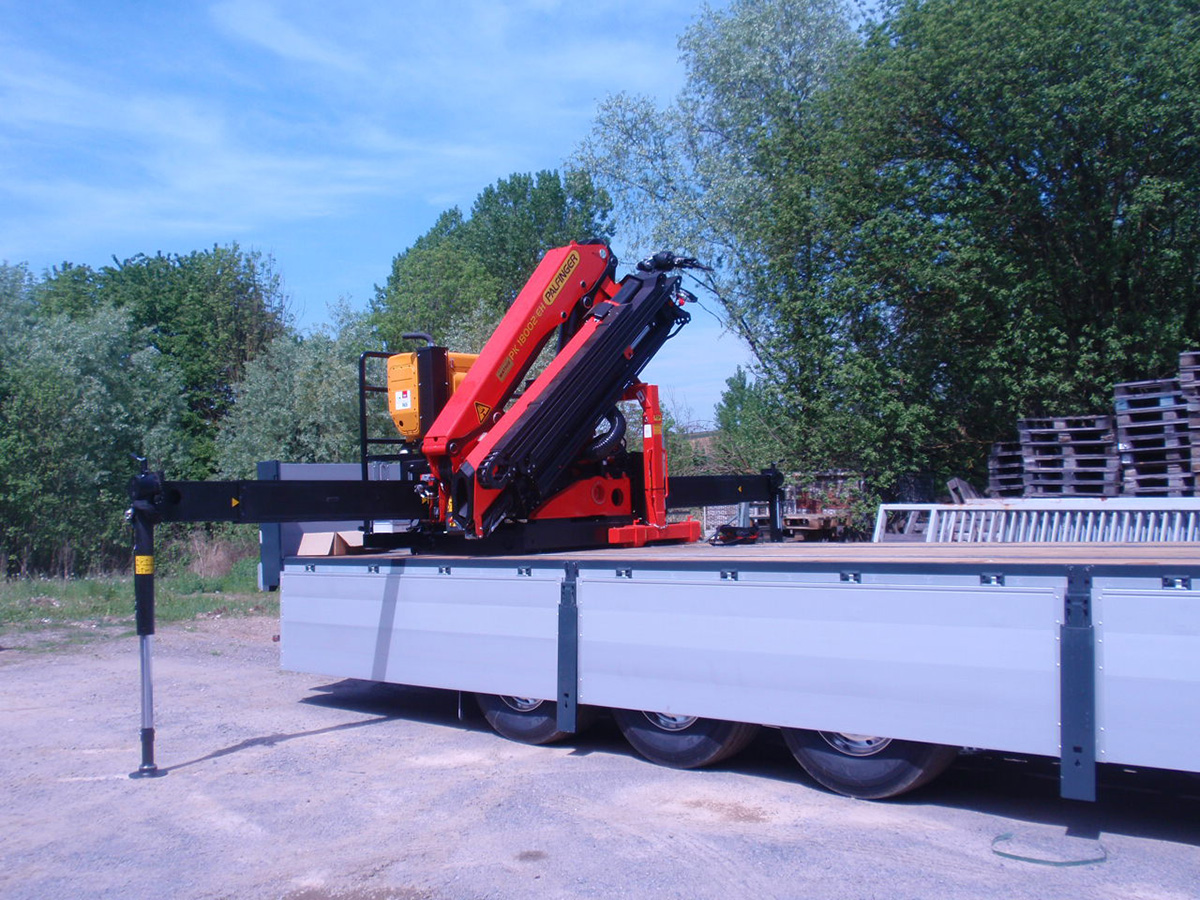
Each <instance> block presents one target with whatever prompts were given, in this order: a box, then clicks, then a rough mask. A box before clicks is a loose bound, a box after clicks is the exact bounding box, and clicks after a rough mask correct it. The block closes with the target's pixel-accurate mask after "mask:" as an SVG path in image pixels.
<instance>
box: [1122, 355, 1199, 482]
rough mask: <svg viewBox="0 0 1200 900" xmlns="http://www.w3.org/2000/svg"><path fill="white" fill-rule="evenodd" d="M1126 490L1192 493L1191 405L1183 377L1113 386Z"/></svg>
mask: <svg viewBox="0 0 1200 900" xmlns="http://www.w3.org/2000/svg"><path fill="white" fill-rule="evenodd" d="M1113 402H1114V405H1115V406H1116V412H1117V444H1118V449H1119V450H1120V454H1121V464H1122V466H1123V468H1124V478H1123V479H1122V493H1124V494H1125V495H1127V496H1135V497H1190V496H1191V495H1192V493H1193V489H1194V486H1195V478H1194V477H1193V471H1192V455H1191V437H1190V421H1189V417H1188V405H1187V402H1186V400H1185V399H1184V395H1183V391H1182V389H1181V387H1180V380H1179V379H1178V378H1169V379H1161V380H1158V381H1134V382H1129V383H1126V384H1118V385H1116V386H1115V387H1114V388H1113Z"/></svg>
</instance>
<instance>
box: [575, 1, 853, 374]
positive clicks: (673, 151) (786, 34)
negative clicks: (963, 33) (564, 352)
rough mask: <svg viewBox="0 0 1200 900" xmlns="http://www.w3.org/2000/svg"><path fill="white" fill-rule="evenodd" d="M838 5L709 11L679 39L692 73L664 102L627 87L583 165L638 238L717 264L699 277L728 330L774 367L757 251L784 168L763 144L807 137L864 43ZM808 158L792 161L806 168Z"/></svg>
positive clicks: (608, 108)
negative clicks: (837, 77)
mask: <svg viewBox="0 0 1200 900" xmlns="http://www.w3.org/2000/svg"><path fill="white" fill-rule="evenodd" d="M854 46H855V45H854V42H853V36H852V33H851V30H850V26H849V15H848V11H847V7H846V5H845V4H844V3H842V2H840V0H735V2H733V3H731V4H730V5H729V7H728V8H727V9H723V10H713V9H711V8H707V7H706V8H705V9H704V10H703V12H702V13H701V14H700V16H699V17H698V18H697V20H696V22H695V23H694V24H693V25H692V26H691V27H690V28H689V29H688V30H687V31H685V32H684V34H683V36H682V37H681V38H680V41H679V48H680V52H681V56H682V60H683V62H684V64H685V66H686V68H687V79H686V83H685V85H684V88H683V90H682V91H681V92H680V94H679V96H678V97H677V98H676V100H675V102H674V103H673V104H671V105H669V106H668V107H666V108H664V109H658V108H656V106H655V104H654V103H653V101H651V100H649V99H648V98H645V97H638V96H632V95H628V94H618V95H615V96H610V97H609V98H607V99H606V100H605V101H604V102H603V103H602V104H601V106H600V110H599V112H598V114H597V117H596V123H595V125H594V127H593V129H592V132H591V134H590V135H589V136H588V138H587V139H586V140H585V141H584V142H583V143H582V145H581V146H580V148H579V149H578V151H577V152H576V156H575V162H576V164H577V165H579V166H580V168H582V169H585V170H586V171H588V172H591V173H592V174H593V176H594V177H595V178H596V180H597V182H598V183H599V184H600V185H601V186H602V187H603V188H604V189H605V190H606V191H608V193H609V194H610V195H611V196H612V197H613V201H614V204H615V206H616V208H617V209H618V210H619V215H620V221H621V228H622V235H623V238H624V241H625V243H626V244H628V245H632V246H636V247H641V248H642V250H643V251H644V252H645V251H650V250H656V249H661V248H664V247H665V248H671V249H674V250H676V251H679V252H682V253H684V254H686V255H689V256H696V257H699V258H700V259H701V260H702V261H704V262H705V263H707V264H709V265H710V266H712V267H713V271H712V272H711V273H707V274H701V275H699V276H698V278H699V280H700V282H701V284H702V285H703V286H704V287H705V288H706V289H708V290H709V291H710V292H712V293H713V294H714V295H715V296H716V298H717V299H718V300H719V302H720V304H721V307H722V309H723V311H724V313H725V317H726V320H727V324H728V326H729V327H730V328H731V329H732V330H733V331H734V332H735V333H736V334H738V335H739V336H740V337H741V338H743V339H744V340H746V341H747V343H748V344H749V345H750V347H751V349H752V350H753V351H754V353H755V354H756V357H757V358H758V360H759V361H760V363H761V364H762V366H763V367H764V369H770V368H772V367H773V366H774V365H775V364H776V362H777V359H776V356H777V354H776V353H775V352H774V349H773V347H772V344H771V338H772V337H773V336H774V333H775V322H774V319H773V317H772V315H771V313H772V309H771V308H770V307H769V306H768V305H766V304H764V303H763V297H762V289H763V284H764V282H765V281H767V280H768V279H767V275H766V274H765V271H764V270H765V269H766V268H767V266H768V263H769V259H768V258H767V257H766V256H765V254H764V253H763V249H762V247H761V245H760V241H761V237H762V235H761V223H762V220H763V219H764V217H770V216H773V215H775V211H774V210H771V209H770V208H769V207H768V206H767V205H766V201H767V200H768V199H769V198H770V197H771V194H772V191H771V188H772V184H773V181H774V179H775V178H777V177H778V175H779V169H780V167H781V162H780V161H777V160H774V159H770V158H766V157H764V153H763V144H764V142H765V141H767V140H769V139H770V138H771V137H772V136H774V135H777V134H779V133H781V132H786V133H797V132H799V133H805V132H806V131H808V129H809V122H810V120H811V119H812V117H813V115H814V113H813V108H814V106H813V101H814V98H815V97H817V96H818V95H819V94H820V93H821V92H822V91H824V90H825V88H826V86H827V85H828V83H829V80H830V78H831V77H832V76H833V75H834V74H835V73H836V72H837V70H838V68H839V67H840V66H841V65H843V64H844V61H845V59H846V58H847V57H848V55H849V53H850V51H851V50H852V49H853V47H854ZM809 156H811V154H805V155H803V156H802V155H800V154H797V153H794V152H793V153H792V156H791V158H790V160H789V165H790V166H791V167H793V168H795V167H799V168H800V169H801V170H802V171H807V170H808V166H809Z"/></svg>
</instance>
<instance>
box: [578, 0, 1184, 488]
mask: <svg viewBox="0 0 1200 900" xmlns="http://www.w3.org/2000/svg"><path fill="white" fill-rule="evenodd" d="M818 13H825V14H826V15H827V18H825V19H823V20H822V21H824V22H826V23H827V26H828V27H827V28H826V29H825V30H824V31H823V32H822V31H820V30H818V29H816V28H815V27H811V26H806V27H805V28H802V29H799V30H793V31H788V30H778V31H771V30H764V29H763V28H761V27H759V26H758V24H756V23H761V22H763V21H775V20H780V21H781V19H780V18H779V17H782V16H809V17H811V16H815V15H817V14H818ZM838 16H839V12H838V9H837V8H836V7H834V6H833V5H831V4H824V3H821V2H819V0H817V2H812V3H802V2H792V0H772V2H767V3H748V2H747V3H734V4H733V5H731V6H730V7H729V9H728V10H727V11H724V12H721V13H708V14H706V15H705V16H704V17H702V18H701V19H700V20H699V21H698V23H697V25H696V26H695V27H694V28H693V30H692V31H691V32H689V34H688V35H687V36H685V39H684V41H683V42H682V44H681V46H682V48H683V51H684V53H685V58H686V59H687V60H688V61H689V82H688V87H687V88H686V89H685V91H684V92H683V94H682V95H681V97H680V100H679V101H678V103H677V104H676V106H675V107H674V108H673V109H672V110H669V111H668V112H667V113H666V114H665V119H666V121H669V122H671V123H672V125H673V126H675V127H674V129H668V130H664V129H663V128H661V127H651V128H649V129H646V130H645V131H644V132H642V133H639V132H638V131H637V130H636V128H635V127H634V126H635V125H636V118H635V115H634V114H635V113H636V112H637V107H636V106H635V105H631V104H630V103H629V102H628V100H627V99H624V98H614V99H612V100H610V101H609V103H608V106H607V107H606V110H605V112H606V113H611V114H613V119H614V120H615V121H616V122H617V123H618V124H619V125H621V126H622V128H623V129H624V130H623V131H622V132H621V133H622V135H623V136H624V137H625V138H626V140H625V141H623V142H621V147H620V149H619V150H615V151H609V150H603V152H596V149H595V148H596V147H597V146H598V144H597V137H596V135H599V134H602V133H603V130H604V129H605V127H606V126H607V125H608V124H609V119H608V118H606V117H605V116H604V115H602V117H601V120H600V122H599V123H598V126H597V132H596V133H595V134H594V137H593V139H592V141H591V142H590V143H589V144H588V145H587V146H586V147H585V151H586V152H585V154H584V157H585V159H587V160H591V161H594V162H595V163H596V164H597V171H598V172H599V173H600V178H599V180H600V183H601V184H602V185H603V186H605V187H607V188H609V189H610V190H611V191H612V192H613V194H614V197H615V198H616V199H617V202H618V204H619V207H620V208H621V210H622V213H625V212H632V213H633V214H645V215H646V216H648V219H649V222H650V223H651V224H652V225H653V227H654V228H655V229H657V230H658V233H659V234H661V235H662V236H664V237H670V236H673V235H674V236H677V238H678V239H689V238H690V239H691V240H692V241H693V243H692V245H691V247H688V248H687V249H691V248H692V247H696V246H700V247H702V248H703V247H704V246H705V241H707V240H709V234H710V232H709V231H706V229H708V228H709V227H712V231H711V234H712V235H713V237H714V239H713V240H711V241H710V242H709V243H708V245H707V246H708V247H710V248H711V250H710V252H713V253H715V254H716V256H715V258H717V259H718V260H719V261H721V262H723V263H724V265H725V267H726V268H725V270H723V271H721V272H719V273H718V278H719V279H720V280H718V281H717V282H715V283H714V286H715V287H716V288H717V290H718V296H719V297H720V299H721V300H722V302H723V303H724V305H725V309H726V311H727V313H728V315H729V321H730V325H731V327H733V328H735V329H736V330H738V331H739V332H740V333H741V334H742V336H743V337H745V338H746V339H747V340H748V341H749V342H750V344H751V346H752V348H753V349H754V350H755V353H756V358H757V365H756V366H755V367H754V372H753V378H752V379H750V380H738V381H737V383H736V384H731V386H730V393H729V394H727V397H726V401H727V402H726V403H725V404H724V405H723V409H722V411H721V415H722V417H723V427H725V428H729V429H733V430H734V433H736V434H738V435H739V436H740V438H741V439H743V443H745V444H746V445H748V446H754V445H756V444H758V443H759V442H761V441H762V440H763V439H764V436H765V435H771V436H772V437H771V441H772V442H775V443H779V442H782V443H783V444H784V446H785V447H786V448H787V449H788V451H789V452H788V457H787V458H788V460H789V461H790V462H791V463H792V464H794V465H800V466H802V467H804V468H809V469H812V468H843V467H854V468H856V469H858V470H860V471H863V472H866V473H869V474H870V475H872V476H873V477H874V479H875V484H876V486H877V487H880V488H886V487H887V486H888V485H890V484H894V483H896V482H897V481H898V480H899V479H901V478H902V477H903V476H905V475H906V474H908V473H911V472H914V471H929V472H933V473H936V474H938V475H941V476H945V475H948V474H954V473H961V472H963V471H966V472H971V471H978V469H979V467H980V465H981V463H982V461H983V458H984V455H985V449H986V447H987V445H988V444H989V443H990V442H991V441H994V440H997V439H1001V438H1004V437H1006V436H1007V435H1008V432H1009V429H1011V428H1012V426H1013V423H1014V421H1015V419H1017V418H1018V417H1020V416H1028V415H1043V414H1072V413H1089V412H1097V411H1103V410H1104V409H1105V408H1107V406H1108V405H1109V403H1110V402H1111V401H1110V400H1109V397H1110V391H1111V387H1112V384H1113V383H1114V382H1117V381H1122V380H1135V379H1140V378H1149V377H1157V376H1163V375H1167V374H1169V373H1171V372H1173V371H1174V369H1175V359H1176V356H1177V354H1178V352H1179V351H1180V350H1181V349H1186V348H1187V347H1188V346H1189V345H1192V344H1194V343H1195V342H1196V341H1197V339H1198V338H1200V296H1198V294H1197V291H1196V287H1197V276H1198V274H1200V270H1198V268H1197V262H1198V258H1197V249H1198V248H1200V232H1198V230H1197V225H1198V224H1200V223H1198V222H1197V211H1198V210H1200V204H1198V203H1197V201H1198V200H1200V166H1197V162H1200V160H1198V159H1197V153H1198V151H1200V143H1198V141H1197V137H1196V136H1197V134H1198V133H1200V121H1198V115H1197V113H1198V112H1200V109H1198V104H1200V93H1197V91H1196V89H1195V83H1196V81H1195V79H1196V72H1197V71H1200V42H1198V40H1197V38H1198V27H1200V24H1198V23H1200V17H1198V16H1197V4H1196V3H1194V2H1190V0H1188V2H1185V0H1168V2H1151V0H999V2H997V0H900V2H895V3H892V4H890V5H889V6H888V7H887V8H886V10H885V12H884V14H883V17H882V20H881V21H880V22H879V23H878V24H876V25H874V26H872V27H871V28H869V29H867V30H866V32H865V33H864V37H863V41H862V43H861V46H860V47H855V46H854V45H851V44H847V43H846V42H845V41H844V40H843V39H842V34H843V32H842V31H841V30H840V28H839V26H838V25H837V24H836V23H837V21H838ZM772 17H774V18H772ZM806 21H808V22H813V21H815V20H814V19H811V18H810V19H807V20H806ZM797 33H799V34H801V35H802V36H803V41H802V42H801V43H804V45H805V46H806V47H807V48H808V49H807V50H805V51H804V52H800V53H797V52H795V50H796V47H797V46H798V42H797V40H796V39H795V35H796V34H797ZM818 35H823V39H822V40H819V41H818V40H816V37H817V36H818ZM727 47H734V48H739V47H741V48H754V49H753V51H752V52H750V53H748V54H747V55H746V56H747V58H749V59H751V60H754V59H759V58H761V60H763V64H762V65H761V66H758V67H757V69H755V70H754V71H758V72H762V73H764V78H765V83H766V85H767V86H766V87H763V86H762V85H763V83H764V82H763V81H762V80H756V79H755V78H753V77H748V78H740V77H733V76H732V74H731V73H736V72H737V71H738V69H739V66H740V65H741V63H740V62H739V61H738V60H739V56H738V54H737V53H736V52H729V51H724V53H723V54H722V53H721V52H717V51H718V48H727ZM743 82H744V83H746V84H749V85H751V86H752V90H753V92H754V94H755V95H756V96H760V97H763V98H766V99H765V100H764V102H763V103H762V104H761V110H762V113H761V115H759V116H758V117H757V119H755V117H754V108H753V106H751V107H750V109H749V111H748V112H747V110H746V107H745V106H743V105H742V103H741V100H742V97H743V94H741V93H739V91H738V90H737V89H736V86H737V85H738V84H740V83H743ZM730 85H733V86H734V87H732V88H731V87H730ZM775 97H778V98H780V101H781V102H779V103H774V102H772V99H771V98H775ZM696 98H701V99H699V100H697V99H696ZM788 99H790V100H791V101H792V102H791V104H790V105H789V104H788V103H787V102H786V100H788ZM706 101H707V102H706ZM725 109H728V110H730V112H729V114H728V115H725V116H723V115H722V114H721V111H722V110H725ZM743 123H748V125H747V127H742V125H743ZM673 134H678V135H689V134H703V135H705V137H703V138H694V139H693V138H688V139H684V138H679V137H673V136H672V135H673ZM716 148H719V149H721V150H722V151H728V152H729V156H728V159H730V160H735V159H736V160H738V161H739V162H740V166H737V165H727V166H725V167H721V166H718V165H712V164H710V162H711V160H712V159H714V158H716V159H720V158H721V155H720V154H719V153H713V152H708V151H713V150H715V149H716ZM701 150H704V151H706V152H700V151H701ZM747 186H749V188H747ZM747 190H749V191H750V195H751V196H752V197H753V202H752V203H746V202H741V203H739V202H737V198H739V197H743V198H744V197H746V196H747ZM681 223H682V224H681ZM689 229H690V231H689ZM721 237H724V238H725V239H727V240H728V241H729V243H730V247H731V249H730V251H729V252H728V253H726V254H724V255H722V254H721V249H722V248H721V244H720V242H719V239H720V238H721ZM730 269H733V270H735V271H730ZM731 449H732V448H731Z"/></svg>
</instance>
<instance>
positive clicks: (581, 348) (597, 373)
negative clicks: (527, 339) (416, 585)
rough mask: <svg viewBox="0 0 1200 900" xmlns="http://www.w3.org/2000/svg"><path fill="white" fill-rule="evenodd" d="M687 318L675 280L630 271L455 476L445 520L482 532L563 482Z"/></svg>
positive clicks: (525, 510)
mask: <svg viewBox="0 0 1200 900" xmlns="http://www.w3.org/2000/svg"><path fill="white" fill-rule="evenodd" d="M690 318H691V317H690V316H689V315H688V314H687V313H686V312H685V311H684V310H683V309H682V308H681V307H680V306H679V278H678V277H677V276H676V277H671V276H668V275H667V274H666V273H664V272H661V271H653V272H648V273H643V272H637V273H634V274H632V275H629V276H626V277H625V278H624V279H622V281H621V287H620V290H619V291H618V292H617V294H616V296H614V297H612V298H610V299H608V300H606V301H604V302H602V303H598V304H597V305H595V306H594V307H593V308H592V311H591V314H590V315H589V316H588V317H587V318H586V319H585V320H584V322H583V324H582V325H581V326H580V328H579V330H578V331H577V332H576V334H575V336H574V337H573V338H571V340H570V341H569V342H568V343H567V345H566V346H565V347H564V348H563V349H562V350H561V351H560V352H559V354H558V355H557V356H556V357H555V358H554V360H553V361H552V362H551V363H550V365H549V367H548V368H547V369H546V371H544V372H543V373H542V374H541V375H540V376H539V377H538V378H537V380H536V381H534V383H533V384H532V385H531V386H530V387H529V388H528V389H527V390H526V391H525V393H524V394H523V395H522V396H521V397H520V399H519V400H517V402H516V403H514V404H513V406H512V408H511V409H510V410H509V411H508V412H507V413H505V415H504V416H503V417H502V418H501V419H500V420H499V421H498V422H497V423H496V425H495V426H493V428H492V429H491V430H490V431H489V432H488V433H487V434H486V435H485V436H484V437H482V438H481V439H480V441H479V442H478V444H476V446H475V447H474V448H473V449H472V450H471V452H470V453H469V455H468V456H467V458H466V460H465V461H464V462H463V464H462V465H461V466H460V468H459V470H458V472H456V473H455V477H454V481H453V489H452V494H453V499H454V503H453V506H454V509H453V516H454V522H455V524H456V525H457V526H458V527H460V528H462V529H463V530H465V531H467V532H469V533H474V534H475V535H476V536H479V537H483V536H485V535H487V534H490V533H491V532H492V531H493V530H494V529H495V528H496V526H498V525H499V524H500V523H501V522H502V521H504V519H506V518H509V517H524V516H528V515H529V514H530V513H532V512H533V511H534V510H536V509H537V507H538V506H539V505H540V504H541V503H542V502H544V501H545V500H547V499H549V498H550V496H551V495H552V494H554V493H555V492H556V491H558V490H561V489H562V488H563V487H564V486H565V482H566V481H567V480H569V472H568V469H569V467H570V466H571V465H572V464H573V463H575V462H576V461H577V460H579V459H580V458H581V456H583V455H584V451H585V448H586V447H587V446H588V445H589V444H590V443H591V442H592V441H593V439H594V437H595V433H596V429H597V427H598V426H599V425H600V424H601V423H602V422H603V421H605V420H606V419H607V420H609V422H610V427H615V420H613V419H612V418H611V412H610V411H611V410H613V409H614V408H615V407H616V405H617V403H618V402H619V401H620V400H622V399H624V396H625V392H626V390H627V388H628V387H629V386H630V385H631V384H633V383H635V382H636V381H637V376H638V374H639V373H640V372H641V370H642V369H643V368H644V367H645V365H646V364H647V363H648V362H649V361H650V359H651V358H652V357H653V356H654V354H655V353H657V352H658V350H659V349H660V348H661V347H662V345H663V343H664V342H665V341H666V340H667V338H669V337H670V336H671V335H672V334H673V333H674V332H675V331H676V330H677V329H678V328H679V327H680V326H682V325H683V324H685V323H686V322H687V321H688V320H689V319H690Z"/></svg>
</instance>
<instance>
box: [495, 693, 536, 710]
mask: <svg viewBox="0 0 1200 900" xmlns="http://www.w3.org/2000/svg"><path fill="white" fill-rule="evenodd" d="M500 699H501V701H503V703H504V705H505V706H507V707H508V708H509V709H512V710H516V711H517V712H522V713H527V712H533V711H534V710H535V709H537V708H538V707H539V706H541V705H542V704H543V703H545V702H546V701H545V700H535V699H533V698H532V697H503V696H502V697H501V698H500Z"/></svg>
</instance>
